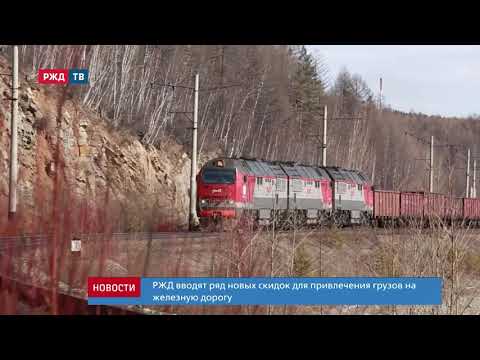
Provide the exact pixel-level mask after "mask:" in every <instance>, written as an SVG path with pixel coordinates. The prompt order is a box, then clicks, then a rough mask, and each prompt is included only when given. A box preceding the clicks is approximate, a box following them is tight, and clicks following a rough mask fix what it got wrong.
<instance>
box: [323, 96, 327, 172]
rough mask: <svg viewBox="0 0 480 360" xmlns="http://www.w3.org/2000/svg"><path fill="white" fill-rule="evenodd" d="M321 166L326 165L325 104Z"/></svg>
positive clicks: (324, 109) (325, 108)
mask: <svg viewBox="0 0 480 360" xmlns="http://www.w3.org/2000/svg"><path fill="white" fill-rule="evenodd" d="M322 166H327V105H325V106H324V107H323V143H322Z"/></svg>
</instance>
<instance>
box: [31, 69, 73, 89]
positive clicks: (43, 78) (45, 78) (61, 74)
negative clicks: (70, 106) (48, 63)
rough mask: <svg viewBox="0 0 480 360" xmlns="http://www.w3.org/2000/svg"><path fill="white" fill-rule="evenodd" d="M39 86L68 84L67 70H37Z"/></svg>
mask: <svg viewBox="0 0 480 360" xmlns="http://www.w3.org/2000/svg"><path fill="white" fill-rule="evenodd" d="M38 83H39V84H56V85H58V84H68V69H40V70H38Z"/></svg>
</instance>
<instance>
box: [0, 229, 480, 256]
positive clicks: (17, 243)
mask: <svg viewBox="0 0 480 360" xmlns="http://www.w3.org/2000/svg"><path fill="white" fill-rule="evenodd" d="M465 229H467V228H465ZM421 230H422V232H426V231H427V232H428V231H430V229H428V228H426V229H421ZM260 231H264V232H265V233H268V232H271V231H272V230H269V229H263V230H260ZM332 231H334V232H339V233H344V234H360V233H373V234H376V235H390V234H395V235H398V234H400V235H401V234H410V233H412V231H414V229H413V228H408V227H405V228H402V227H401V228H372V227H369V226H358V227H348V228H333V229H331V228H318V229H300V230H297V231H296V233H297V234H299V235H305V234H319V233H331V232H332ZM468 231H470V232H472V233H480V229H479V228H469V229H468ZM275 233H277V234H281V235H285V234H291V233H293V231H292V230H275ZM229 234H231V232H198V231H191V232H186V231H184V232H155V233H148V232H141V233H113V234H80V235H78V236H76V237H75V238H76V239H79V240H82V242H85V243H89V242H98V241H149V240H152V241H159V240H160V241H165V242H170V241H180V240H191V241H196V240H201V241H204V240H207V241H213V240H219V239H221V238H223V237H225V236H228V235H229ZM49 240H52V236H51V235H50V236H49V235H44V234H37V235H22V236H0V252H4V251H7V250H9V249H15V248H35V247H42V246H47V245H48V243H49Z"/></svg>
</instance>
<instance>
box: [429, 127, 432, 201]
mask: <svg viewBox="0 0 480 360" xmlns="http://www.w3.org/2000/svg"><path fill="white" fill-rule="evenodd" d="M429 190H430V193H433V135H432V137H431V139H430V188H429Z"/></svg>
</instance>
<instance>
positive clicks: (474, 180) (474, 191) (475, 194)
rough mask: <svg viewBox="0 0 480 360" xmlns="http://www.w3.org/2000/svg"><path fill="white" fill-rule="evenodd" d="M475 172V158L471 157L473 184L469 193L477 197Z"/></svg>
mask: <svg viewBox="0 0 480 360" xmlns="http://www.w3.org/2000/svg"><path fill="white" fill-rule="evenodd" d="M476 174H477V159H473V184H472V194H470V195H471V196H472V197H473V198H476V197H477V181H476Z"/></svg>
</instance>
